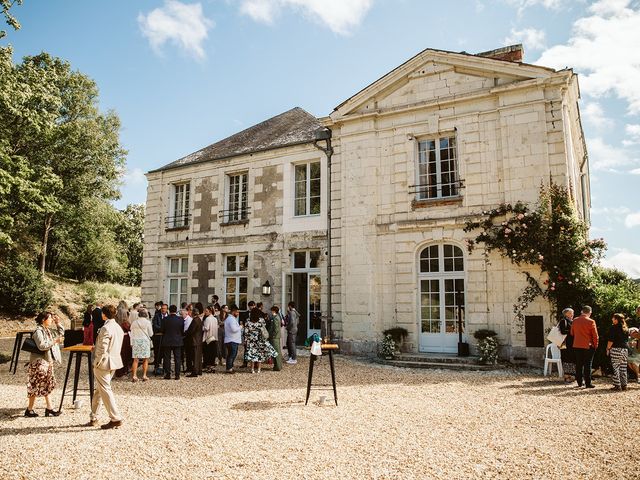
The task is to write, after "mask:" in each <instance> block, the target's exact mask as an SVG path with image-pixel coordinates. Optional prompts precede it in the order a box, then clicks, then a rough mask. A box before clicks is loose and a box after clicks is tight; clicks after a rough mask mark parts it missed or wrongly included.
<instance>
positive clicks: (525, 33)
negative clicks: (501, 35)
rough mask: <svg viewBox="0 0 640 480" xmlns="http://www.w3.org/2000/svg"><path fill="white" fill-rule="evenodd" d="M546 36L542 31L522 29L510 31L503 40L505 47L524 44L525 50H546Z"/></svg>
mask: <svg viewBox="0 0 640 480" xmlns="http://www.w3.org/2000/svg"><path fill="white" fill-rule="evenodd" d="M545 37H546V34H545V33H544V30H537V29H535V28H524V29H522V30H516V29H515V28H512V29H511V34H510V35H509V36H508V37H506V38H505V39H504V43H505V45H512V44H514V43H522V44H524V47H525V50H527V49H530V50H542V49H544V48H546V46H547V45H546V44H545Z"/></svg>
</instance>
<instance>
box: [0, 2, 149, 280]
mask: <svg viewBox="0 0 640 480" xmlns="http://www.w3.org/2000/svg"><path fill="white" fill-rule="evenodd" d="M3 5H4V4H3ZM119 130H120V121H119V119H118V116H117V115H116V114H115V113H114V112H107V113H101V112H100V110H99V108H98V88H97V86H96V84H95V82H94V81H93V80H91V79H90V78H89V77H87V76H86V75H84V74H82V73H80V72H78V71H74V70H73V69H72V68H71V65H70V64H69V63H68V62H66V61H64V60H62V59H60V58H56V57H52V56H51V55H49V54H47V53H41V54H39V55H35V56H27V57H24V59H23V60H22V62H21V63H17V64H14V63H13V59H12V50H11V48H0V263H5V262H6V259H8V258H9V257H10V256H13V255H20V256H22V257H23V258H24V259H29V260H30V261H31V262H33V263H34V264H35V259H36V258H38V259H39V260H38V263H39V269H40V271H41V273H43V272H44V271H45V269H46V270H48V271H51V272H53V273H58V274H61V275H65V276H68V277H72V278H77V279H80V280H85V279H95V280H109V281H114V282H123V283H135V282H139V279H140V273H139V271H140V268H141V264H142V259H141V251H142V241H141V238H142V230H141V225H142V220H141V219H142V218H143V217H144V210H143V209H141V207H139V206H130V207H127V209H126V210H125V211H124V212H120V211H118V210H117V209H115V208H114V207H113V206H112V205H111V201H112V200H115V199H117V198H119V195H120V193H119V186H120V178H121V176H122V173H123V170H124V161H125V155H126V151H125V150H124V149H123V148H122V146H121V144H120V139H119ZM141 212H142V213H141ZM3 258H4V259H5V260H4V261H3Z"/></svg>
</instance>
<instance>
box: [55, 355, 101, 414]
mask: <svg viewBox="0 0 640 480" xmlns="http://www.w3.org/2000/svg"><path fill="white" fill-rule="evenodd" d="M62 350H63V351H65V352H69V360H68V362H67V374H66V375H65V376H64V386H63V387H62V396H61V397H60V408H58V410H62V403H63V402H64V397H65V396H66V391H67V383H68V381H69V374H70V373H71V364H72V363H73V356H74V355H75V357H76V368H75V373H74V375H73V400H72V402H75V401H76V397H77V396H78V381H79V380H80V367H81V365H82V357H83V356H84V355H86V356H87V367H88V370H89V401H91V400H93V361H92V360H93V345H73V346H72V347H66V348H63V349H62ZM80 390H84V391H86V388H85V389H80Z"/></svg>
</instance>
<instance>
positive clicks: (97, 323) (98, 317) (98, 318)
mask: <svg viewBox="0 0 640 480" xmlns="http://www.w3.org/2000/svg"><path fill="white" fill-rule="evenodd" d="M101 307H102V302H99V303H96V308H94V309H93V312H91V317H92V321H93V344H94V345H95V343H96V338H98V330H100V329H101V328H102V326H103V325H104V320H103V319H102V308H101Z"/></svg>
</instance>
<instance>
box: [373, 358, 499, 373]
mask: <svg viewBox="0 0 640 480" xmlns="http://www.w3.org/2000/svg"><path fill="white" fill-rule="evenodd" d="M377 362H378V363H381V364H383V365H390V366H393V367H403V368H430V369H442V370H458V371H465V372H469V371H485V370H499V369H503V368H504V366H502V365H478V364H473V363H453V362H425V361H419V362H412V361H406V360H385V359H378V360H377Z"/></svg>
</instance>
